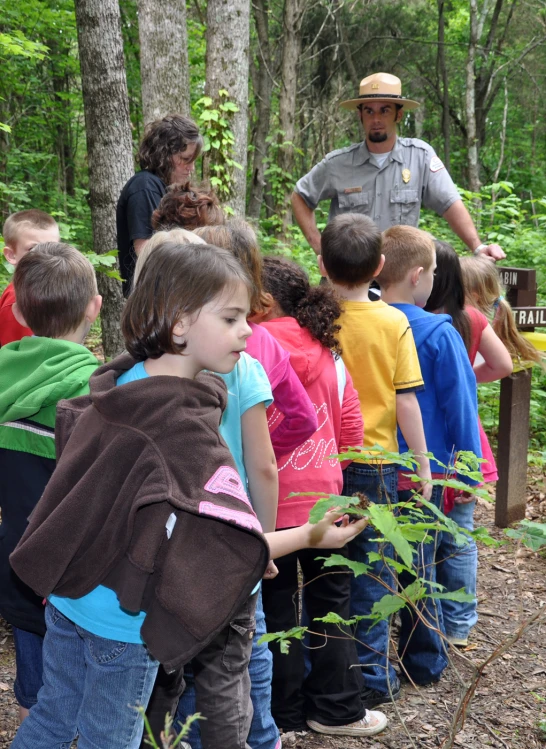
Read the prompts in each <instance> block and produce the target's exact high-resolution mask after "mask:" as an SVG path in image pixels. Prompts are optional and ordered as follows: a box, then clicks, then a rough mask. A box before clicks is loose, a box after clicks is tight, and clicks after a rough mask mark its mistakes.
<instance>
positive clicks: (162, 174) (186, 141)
mask: <svg viewBox="0 0 546 749" xmlns="http://www.w3.org/2000/svg"><path fill="white" fill-rule="evenodd" d="M202 148H203V138H202V136H201V135H200V133H199V128H198V127H197V125H196V124H195V122H193V121H192V120H190V119H189V117H183V116H182V115H180V114H169V115H167V116H166V117H163V119H161V120H156V121H155V122H152V123H150V124H149V125H147V127H146V130H145V133H144V138H143V140H142V143H141V144H140V148H139V151H138V156H137V160H138V163H139V165H140V169H141V171H140V172H137V173H136V174H135V175H134V176H133V177H131V179H130V180H129V181H128V182H127V183H126V185H125V187H124V188H123V190H122V191H121V195H120V196H119V200H118V205H117V211H116V227H117V244H118V252H119V266H120V271H121V276H122V278H123V279H124V281H123V293H124V294H125V296H127V295H128V293H129V290H130V288H131V279H132V277H133V271H134V267H135V260H136V255H138V253H139V251H140V249H141V248H142V246H143V245H144V243H145V242H146V240H147V239H149V238H150V237H151V236H152V224H151V217H152V213H153V212H154V210H155V209H156V208H157V206H158V205H159V203H160V202H161V198H162V197H163V195H164V194H165V192H166V190H167V186H168V185H170V184H172V183H173V182H186V181H187V180H188V178H189V176H190V174H191V173H192V172H193V170H194V165H195V161H196V159H197V158H198V157H199V154H200V153H201V149H202Z"/></svg>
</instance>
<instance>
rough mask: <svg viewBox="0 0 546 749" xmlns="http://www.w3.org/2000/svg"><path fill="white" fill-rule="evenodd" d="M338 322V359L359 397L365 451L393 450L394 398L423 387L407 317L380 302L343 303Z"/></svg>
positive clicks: (395, 439) (395, 435) (396, 445)
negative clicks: (340, 356)
mask: <svg viewBox="0 0 546 749" xmlns="http://www.w3.org/2000/svg"><path fill="white" fill-rule="evenodd" d="M338 323H339V324H340V325H341V330H340V331H339V333H338V336H337V337H338V339H339V342H340V344H341V348H342V351H343V354H342V356H343V361H344V362H345V365H346V367H347V369H348V370H349V372H350V373H351V377H352V378H353V384H354V386H355V388H356V389H357V391H358V396H359V399H360V410H361V411H362V417H363V419H364V442H363V444H364V447H371V446H372V445H381V447H384V448H385V449H386V450H390V451H391V452H398V439H397V434H396V394H397V393H403V392H404V391H406V392H408V391H409V392H411V391H412V390H419V389H420V388H421V387H422V386H423V384H424V383H423V378H422V376H421V367H420V366H419V359H418V357H417V349H416V348H415V342H414V340H413V333H412V332H411V327H410V324H409V322H408V319H407V317H406V316H405V315H404V314H403V313H402V312H400V310H397V309H395V308H394V307H390V306H389V305H388V304H385V302H382V301H378V302H349V301H346V302H343V314H342V315H341V317H340V318H339V320H338ZM380 461H381V459H379V461H378V460H375V461H374V460H373V459H369V460H366V461H362V462H369V463H373V462H380ZM381 462H382V461H381Z"/></svg>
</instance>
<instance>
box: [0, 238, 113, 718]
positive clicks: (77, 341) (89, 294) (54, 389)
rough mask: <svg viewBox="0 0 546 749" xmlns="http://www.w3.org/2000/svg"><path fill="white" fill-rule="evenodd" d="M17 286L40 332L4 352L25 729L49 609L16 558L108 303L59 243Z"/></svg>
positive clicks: (4, 440) (0, 495) (4, 499)
mask: <svg viewBox="0 0 546 749" xmlns="http://www.w3.org/2000/svg"><path fill="white" fill-rule="evenodd" d="M13 283H14V287H15V294H16V298H17V302H16V304H15V305H14V307H13V313H14V315H15V318H16V319H17V321H18V322H19V323H20V324H21V325H25V326H27V327H29V328H31V330H32V331H33V332H34V335H33V336H31V337H25V338H22V339H21V340H19V341H14V342H13V343H9V344H8V345H7V346H3V347H2V348H1V349H0V510H1V513H2V524H1V529H0V614H1V615H2V616H3V617H4V619H6V621H8V622H9V623H10V624H11V625H12V627H13V637H14V641H15V656H16V668H17V674H16V679H15V683H14V692H15V696H16V699H17V702H18V703H19V706H20V709H19V712H20V718H21V720H22V719H23V718H25V717H26V715H27V714H28V710H29V709H30V708H31V707H32V705H33V704H34V703H35V702H36V698H37V693H38V689H39V688H40V686H41V683H42V657H41V651H42V640H43V636H44V634H45V623H44V611H43V609H44V607H43V605H42V601H41V599H40V598H39V597H38V596H37V595H35V594H34V593H33V591H32V590H31V589H30V588H28V587H27V586H26V585H24V583H23V582H22V581H21V580H20V579H19V578H18V577H17V576H16V575H15V573H14V572H13V570H12V569H11V567H10V564H9V560H8V557H9V555H10V553H11V552H12V551H13V549H14V548H15V546H16V545H17V543H18V541H19V539H20V538H21V536H22V535H23V533H24V531H25V528H26V525H27V518H28V516H29V515H30V513H31V512H32V510H33V509H34V506H35V505H36V503H37V502H38V500H39V498H40V496H41V495H42V493H43V491H44V489H45V486H46V484H47V482H48V480H49V478H50V476H51V474H52V473H53V470H54V468H55V431H54V429H55V414H56V409H57V403H58V402H59V401H60V400H62V399H64V398H73V397H76V396H78V395H84V394H86V393H88V392H89V386H88V381H89V378H90V376H91V374H92V373H93V372H94V371H95V369H96V368H97V367H98V365H99V363H98V361H97V360H96V359H95V357H94V356H93V355H92V354H91V353H90V352H89V351H88V350H87V349H86V348H85V347H84V346H83V345H82V344H83V341H84V339H85V336H86V335H87V333H88V332H89V328H90V327H91V325H92V323H93V322H94V320H95V319H96V317H97V315H98V313H99V311H100V307H101V301H102V300H101V297H100V296H99V295H98V293H97V282H96V278H95V272H94V270H93V267H92V265H91V263H90V262H89V261H88V260H87V259H86V258H85V257H84V256H83V255H82V254H81V252H78V250H76V249H75V248H74V247H71V246H70V245H67V244H61V243H58V242H46V243H43V244H39V245H37V246H36V247H35V248H34V249H33V251H32V252H29V253H28V254H26V255H25V256H24V257H22V258H21V259H20V261H19V262H18V264H17V267H16V269H15V274H14V278H13Z"/></svg>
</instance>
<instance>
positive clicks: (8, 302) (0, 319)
mask: <svg viewBox="0 0 546 749" xmlns="http://www.w3.org/2000/svg"><path fill="white" fill-rule="evenodd" d="M2 234H3V237H4V257H5V258H6V260H7V261H8V263H10V264H11V265H14V266H16V265H17V263H18V262H19V260H20V259H21V258H22V257H23V256H24V255H26V254H27V252H30V250H32V248H33V247H35V246H36V245H37V244H40V242H58V241H59V227H58V226H57V222H56V221H55V219H54V218H53V216H50V215H49V213H45V212H44V211H39V210H38V209H36V208H30V209H29V210H26V211H19V212H18V213H12V214H11V215H10V216H8V217H7V219H6V221H5V223H4V228H3V229H2ZM14 304H15V291H14V289H13V284H12V283H10V284H8V285H7V287H6V288H5V290H4V293H3V294H2V296H1V297H0V346H5V345H6V343H11V342H12V341H20V340H21V338H23V336H28V335H32V330H30V328H28V327H26V326H23V325H21V323H19V322H17V320H16V319H15V317H14V316H13V305H14Z"/></svg>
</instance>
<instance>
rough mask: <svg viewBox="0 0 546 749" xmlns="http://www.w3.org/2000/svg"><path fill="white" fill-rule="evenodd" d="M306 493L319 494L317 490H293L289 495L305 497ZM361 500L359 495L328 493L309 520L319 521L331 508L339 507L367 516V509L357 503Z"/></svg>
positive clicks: (315, 506)
mask: <svg viewBox="0 0 546 749" xmlns="http://www.w3.org/2000/svg"><path fill="white" fill-rule="evenodd" d="M306 495H310V496H313V497H315V496H317V492H292V493H291V494H289V495H288V496H289V497H294V496H298V497H302V496H303V497H305V496H306ZM359 502H360V500H359V498H358V497H342V496H338V495H337V494H326V495H324V496H323V497H321V498H320V499H319V500H318V501H317V503H316V504H315V505H314V507H313V508H312V509H311V512H310V513H309V522H310V523H312V524H315V523H318V522H319V520H322V518H323V517H324V516H325V515H326V513H327V512H328V511H329V510H333V509H334V508H339V509H340V510H350V512H351V513H352V514H358V515H362V517H366V516H367V515H366V511H365V510H360V509H359V508H358V507H356V505H358V503H359Z"/></svg>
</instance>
